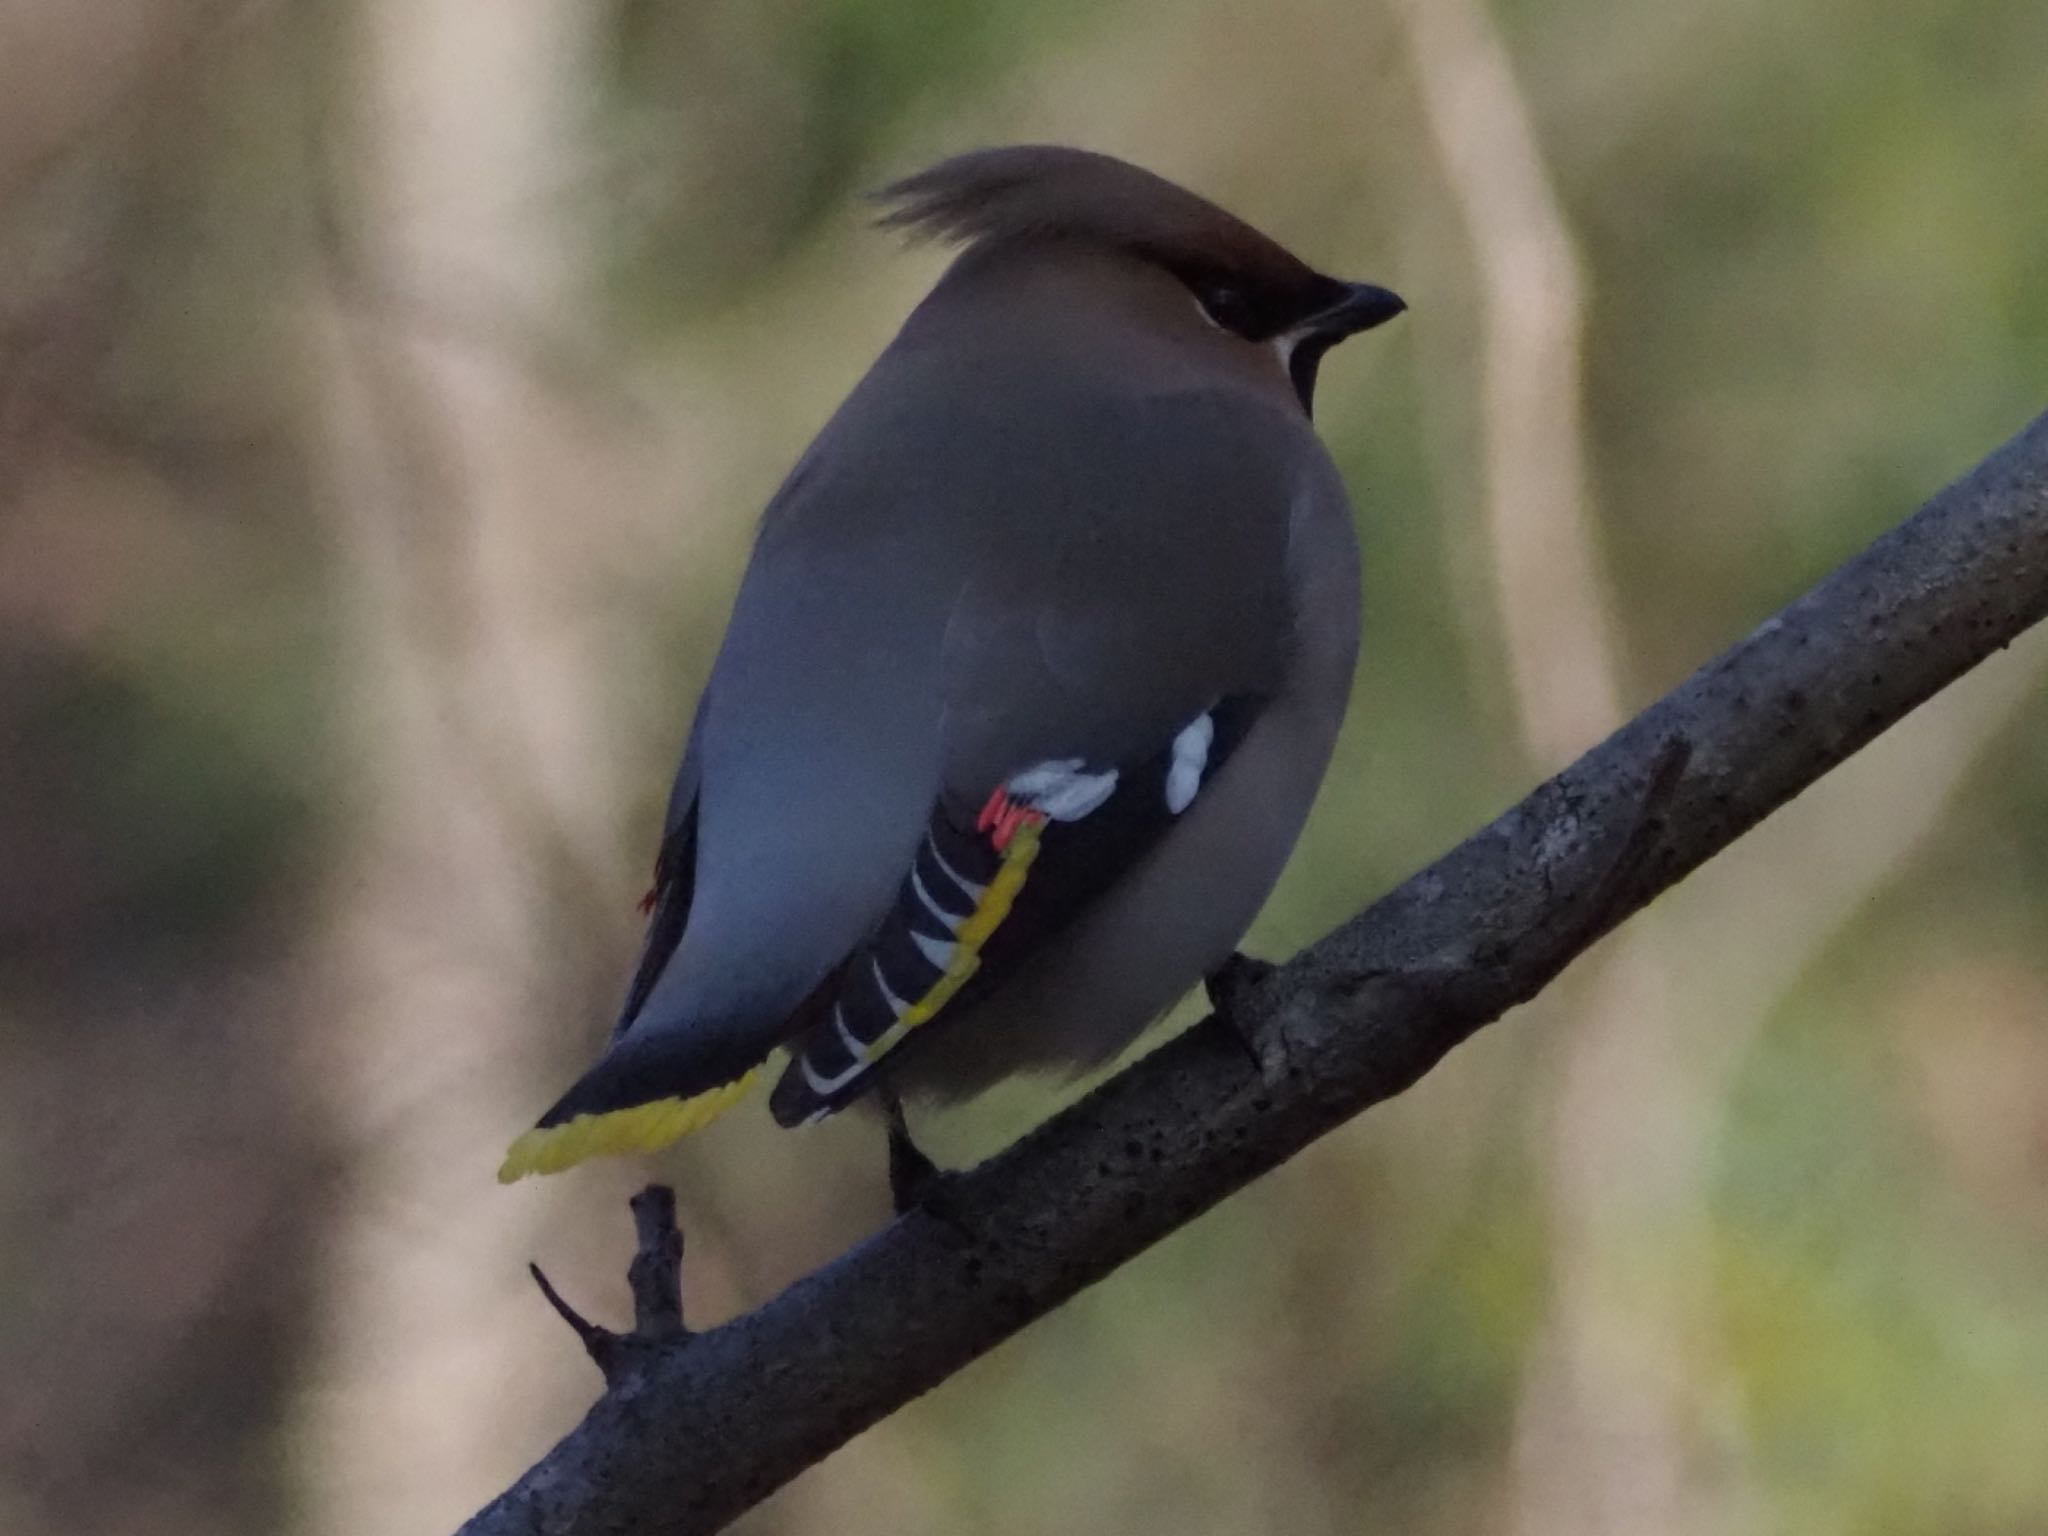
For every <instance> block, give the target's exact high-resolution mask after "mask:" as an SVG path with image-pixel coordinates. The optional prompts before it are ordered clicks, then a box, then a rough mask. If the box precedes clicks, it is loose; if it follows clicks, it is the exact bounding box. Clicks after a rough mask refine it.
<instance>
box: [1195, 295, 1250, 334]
mask: <svg viewBox="0 0 2048 1536" xmlns="http://www.w3.org/2000/svg"><path fill="white" fill-rule="evenodd" d="M1195 302H1196V303H1198V304H1200V305H1201V306H1202V313H1203V314H1205V315H1207V316H1208V317H1209V318H1210V319H1211V320H1213V321H1214V322H1215V323H1216V324H1217V325H1219V326H1221V327H1222V328H1223V329H1224V330H1226V331H1230V332H1232V333H1234V334H1236V335H1239V336H1243V335H1246V334H1248V332H1249V328H1250V326H1251V321H1252V306H1251V301H1250V300H1249V299H1247V298H1246V297H1245V293H1244V290H1243V289H1242V288H1239V287H1238V286H1237V285H1236V284H1234V283H1219V282H1206V283H1197V284H1196V285H1195Z"/></svg>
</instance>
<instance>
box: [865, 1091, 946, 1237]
mask: <svg viewBox="0 0 2048 1536" xmlns="http://www.w3.org/2000/svg"><path fill="white" fill-rule="evenodd" d="M875 1097H876V1099H877V1100H879V1101H880V1103H881V1106H882V1115H883V1117H884V1118H885V1119H886V1120H887V1121H888V1122H889V1198H890V1200H892V1201H893V1202H894V1203H895V1206H896V1214H897V1215H898V1216H901V1215H903V1214H904V1212H906V1211H910V1210H914V1209H916V1208H917V1207H918V1206H920V1205H924V1204H926V1203H927V1202H928V1201H929V1199H930V1197H931V1194H932V1192H933V1191H934V1190H935V1189H937V1188H938V1186H939V1184H940V1182H941V1181H942V1180H943V1179H944V1178H945V1173H944V1171H943V1170H942V1169H941V1168H940V1167H939V1165H938V1164H937V1163H935V1162H933V1161H932V1160H931V1159H930V1158H928V1157H926V1156H925V1155H924V1153H922V1152H920V1151H919V1150H918V1149H917V1143H916V1142H914V1141H912V1140H911V1139H910V1123H909V1121H907V1120H905V1119H904V1117H903V1100H902V1098H901V1097H899V1096H898V1094H897V1092H896V1088H895V1085H894V1084H891V1083H886V1082H883V1083H877V1084H876V1085H875Z"/></svg>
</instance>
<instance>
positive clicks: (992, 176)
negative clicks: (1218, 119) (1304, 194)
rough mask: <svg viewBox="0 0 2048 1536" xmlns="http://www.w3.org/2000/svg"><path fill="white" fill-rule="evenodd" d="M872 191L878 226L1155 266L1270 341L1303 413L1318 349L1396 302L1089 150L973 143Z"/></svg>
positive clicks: (1219, 313)
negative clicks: (1070, 247)
mask: <svg viewBox="0 0 2048 1536" xmlns="http://www.w3.org/2000/svg"><path fill="white" fill-rule="evenodd" d="M877 197H878V199H879V200H880V201H882V202H884V203H886V204H888V205H890V207H889V211H888V212H887V213H886V214H884V215H883V217H882V220H881V222H882V223H883V224H884V225H885V226H888V227H891V228H900V229H907V230H911V231H913V232H915V233H920V234H926V235H930V236H932V237H934V238H937V239H941V240H946V241H949V242H953V243H956V244H959V245H963V246H965V247H966V248H967V249H968V250H969V251H970V252H976V251H986V250H992V249H997V248H1000V247H1005V246H1013V245H1019V244H1023V243H1026V242H1037V241H1065V242H1079V243H1084V244H1090V245H1094V246H1096V247H1099V248H1103V249H1107V250H1113V251H1117V252H1120V253H1122V254H1124V255H1126V256H1130V257H1133V258H1136V259H1138V260H1141V261H1145V262H1149V263H1151V264H1153V265H1155V266H1158V267H1160V268H1163V269H1164V270H1165V271H1167V272H1169V273H1171V274H1172V275H1173V276H1174V277H1175V278H1177V279H1178V280H1179V281H1180V282H1181V283H1182V284H1184V285H1185V286H1186V287H1187V289H1188V292H1189V293H1190V294H1191V295H1192V296H1193V297H1194V300H1195V302H1196V303H1197V304H1198V305H1200V306H1201V312H1202V313H1203V314H1204V315H1206V316H1207V317H1208V318H1209V320H1210V321H1211V322H1212V323H1213V324H1215V325H1216V326H1217V327H1219V328H1220V329H1222V330H1225V331H1228V332H1230V333H1231V334H1233V335H1236V336H1238V337H1241V338H1243V339H1244V340H1245V341H1248V342H1256V343H1259V344H1262V345H1274V346H1277V347H1279V348H1280V350H1281V355H1282V358H1283V360H1284V361H1285V363H1286V366H1287V371H1288V375H1289V377H1290V378H1291V379H1292V380H1293V382H1294V389H1295V393H1296V394H1298V395H1299V396H1300V397H1301V403H1302V408H1303V409H1304V410H1306V409H1308V408H1309V406H1310V403H1311V400H1312V397H1313V395H1314V392H1315V382H1316V369H1317V367H1318V365H1319V364H1320V363H1321V362H1322V359H1323V354H1324V353H1326V352H1328V351H1329V350H1330V348H1331V347H1333V346H1335V345H1336V344H1337V343H1338V342H1340V341H1342V340H1343V339H1344V338H1345V337H1347V336H1352V335H1356V334H1357V333H1358V332H1360V331H1365V330H1370V329H1372V327H1374V326H1376V325H1380V324H1383V323H1384V322H1386V321H1388V320H1391V319H1393V318H1394V316H1396V315H1398V314H1400V313H1401V312H1402V310H1404V309H1406V308H1407V305H1406V304H1404V303H1403V302H1402V300H1401V298H1400V297H1399V296H1398V295H1397V294H1394V293H1391V292H1389V291H1388V290H1387V289H1385V288H1379V287H1375V286H1373V285H1372V284H1370V283H1346V282H1340V281H1339V280H1338V279H1336V278H1333V277H1326V276H1324V275H1323V274H1322V273H1320V272H1318V271H1316V270H1315V269H1314V268H1313V267H1311V266H1309V265H1308V264H1307V263H1306V262H1304V261H1302V260H1301V259H1300V258H1299V257H1297V256H1295V255H1294V254H1293V253H1292V252H1291V251H1289V250H1287V249H1286V248H1285V247H1284V246H1282V245H1280V244H1279V243H1278V242H1277V241H1275V240H1272V239H1270V238H1268V237H1267V236H1265V235H1263V234H1261V233H1260V232H1259V231H1258V230H1256V229H1254V228H1252V226H1251V225H1249V224H1247V223H1245V222H1244V221H1243V220H1242V219H1240V218H1237V217H1235V216H1234V215H1232V214H1229V213H1226V212H1225V211H1224V210H1223V209H1221V208H1219V207H1217V206H1216V205H1215V204H1214V203H1212V202H1209V201H1208V200H1207V199H1206V198H1201V197H1197V196H1196V195H1195V194H1194V193H1192V192H1190V191H1188V190H1187V189H1186V188H1184V187H1179V186H1176V185H1175V184H1174V183H1172V182H1170V181H1168V180H1166V179H1165V178H1164V177H1161V176H1155V175H1153V174H1152V173H1151V172H1150V171H1146V170H1140V169H1139V168H1138V167H1137V166H1135V165H1131V164H1129V163H1128V162H1126V161H1123V160H1118V159H1116V158H1114V157H1113V156H1110V155H1102V154H1096V153H1094V152H1093V151H1090V150H1084V149H1070V148H1067V147H1065V146H1062V145H1053V144H1019V145H1013V146H1010V147H1007V148H1003V149H983V150H976V151H974V152H973V153H971V154H965V155H957V156H955V157H954V158H953V159H951V160H944V161H941V162H940V163H939V164H937V165H935V166H932V167H931V168H930V169H928V170H923V171H919V172H918V173H917V174H916V175H914V176H907V177H905V178H904V179H903V180H901V181H898V182H894V183H891V184H890V185H889V186H887V187H884V188H883V189H882V190H881V192H880V193H878V194H877Z"/></svg>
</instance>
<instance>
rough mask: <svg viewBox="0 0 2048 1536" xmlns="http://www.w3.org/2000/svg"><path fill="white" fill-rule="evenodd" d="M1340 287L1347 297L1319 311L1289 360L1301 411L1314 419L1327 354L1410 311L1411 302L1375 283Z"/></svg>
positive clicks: (1295, 345) (1288, 363)
mask: <svg viewBox="0 0 2048 1536" xmlns="http://www.w3.org/2000/svg"><path fill="white" fill-rule="evenodd" d="M1337 286H1338V287H1339V288H1341V289H1342V290H1343V296H1342V297H1341V298H1339V299H1338V300H1337V302H1336V303H1334V304H1332V305H1331V306H1330V307H1329V308H1328V309H1324V310H1319V311H1317V313H1316V314H1315V316H1314V317H1313V318H1312V319H1311V320H1310V321H1309V322H1308V332H1307V334H1306V335H1304V336H1303V337H1302V338H1301V340H1300V341H1298V342H1296V343H1295V344H1294V351H1293V354H1292V355H1291V356H1290V357H1289V358H1288V360H1287V371H1288V373H1289V374H1290V375H1291V376H1292V377H1293V379H1294V392H1295V394H1297V395H1299V396H1300V397H1301V408H1302V409H1303V410H1305V411H1307V412H1309V414H1311V415H1313V414H1315V394H1316V371H1317V370H1318V369H1319V368H1321V367H1322V364H1323V354H1324V353H1325V352H1327V351H1329V350H1330V348H1332V347H1334V346H1335V345H1337V343H1338V342H1340V341H1342V340H1343V339H1344V338H1345V337H1346V336H1356V335H1357V334H1358V333H1359V332H1360V331H1369V330H1371V329H1372V328H1373V327H1374V326H1376V325H1385V324H1386V323H1387V322H1388V321H1389V320H1391V319H1393V318H1394V316H1396V315H1398V314H1400V313H1401V311H1403V310H1404V309H1406V308H1407V307H1408V301H1407V300H1406V299H1404V298H1402V297H1401V295H1399V294H1398V293H1395V292H1394V291H1393V290H1392V289H1389V288H1375V287H1374V286H1373V285H1372V284H1371V283H1339V284H1337Z"/></svg>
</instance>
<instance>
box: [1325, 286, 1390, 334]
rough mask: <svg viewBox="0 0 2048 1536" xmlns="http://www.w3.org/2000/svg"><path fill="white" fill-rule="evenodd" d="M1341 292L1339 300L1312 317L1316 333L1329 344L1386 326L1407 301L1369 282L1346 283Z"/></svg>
mask: <svg viewBox="0 0 2048 1536" xmlns="http://www.w3.org/2000/svg"><path fill="white" fill-rule="evenodd" d="M1344 290H1345V291H1344V297H1343V298H1342V299H1340V300H1338V302H1337V303H1335V304H1333V305H1331V306H1330V308H1328V309H1326V310H1324V311H1323V312H1322V313H1321V314H1319V315H1317V316H1316V318H1315V328H1316V330H1317V331H1319V332H1322V333H1324V334H1327V335H1328V336H1329V338H1330V339H1331V340H1332V341H1341V340H1342V339H1343V338H1344V337H1346V336H1356V335H1357V334H1358V333H1359V332H1360V331H1369V330H1371V329H1372V328H1373V327H1374V326H1376V325H1385V324H1386V323H1387V322H1388V321H1389V320H1391V319H1393V318H1394V316H1396V315H1398V314H1400V313H1401V312H1402V311H1403V310H1405V309H1406V308H1407V307H1408V301H1407V300H1405V299H1403V298H1402V297H1401V295H1399V294H1398V293H1395V292H1394V291H1392V290H1391V289H1388V288H1377V287H1374V286H1373V285H1372V284H1371V283H1347V284H1345V285H1344Z"/></svg>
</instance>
